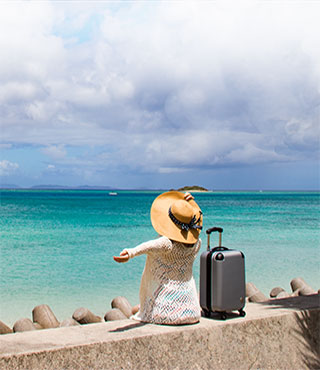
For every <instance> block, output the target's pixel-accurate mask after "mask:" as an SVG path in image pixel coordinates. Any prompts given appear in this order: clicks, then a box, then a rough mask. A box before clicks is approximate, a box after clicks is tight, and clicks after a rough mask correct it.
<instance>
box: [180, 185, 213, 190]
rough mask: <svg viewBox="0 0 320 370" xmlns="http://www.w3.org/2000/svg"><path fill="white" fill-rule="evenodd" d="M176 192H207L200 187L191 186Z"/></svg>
mask: <svg viewBox="0 0 320 370" xmlns="http://www.w3.org/2000/svg"><path fill="white" fill-rule="evenodd" d="M178 191H209V190H208V189H206V188H204V187H202V186H198V185H193V186H184V187H182V188H179V189H178Z"/></svg>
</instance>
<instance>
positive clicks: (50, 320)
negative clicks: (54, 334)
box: [32, 304, 59, 329]
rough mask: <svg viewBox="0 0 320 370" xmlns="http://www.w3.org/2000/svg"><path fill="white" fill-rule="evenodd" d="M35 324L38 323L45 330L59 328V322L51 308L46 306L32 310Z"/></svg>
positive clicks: (42, 305)
mask: <svg viewBox="0 0 320 370" xmlns="http://www.w3.org/2000/svg"><path fill="white" fill-rule="evenodd" d="M32 319H33V322H37V323H38V324H40V325H41V326H42V328H43V329H49V328H57V327H59V321H58V320H57V318H56V317H55V315H54V313H53V312H52V310H51V308H50V307H49V306H48V305H46V304H41V305H39V306H36V307H35V308H34V309H33V310H32Z"/></svg>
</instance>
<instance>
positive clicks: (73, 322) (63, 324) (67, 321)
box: [60, 317, 80, 328]
mask: <svg viewBox="0 0 320 370" xmlns="http://www.w3.org/2000/svg"><path fill="white" fill-rule="evenodd" d="M66 326H80V324H79V323H78V321H76V320H75V319H73V318H72V317H70V318H69V319H65V320H63V321H62V322H61V323H60V328H62V327H66Z"/></svg>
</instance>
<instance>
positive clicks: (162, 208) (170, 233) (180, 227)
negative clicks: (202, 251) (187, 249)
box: [151, 191, 202, 244]
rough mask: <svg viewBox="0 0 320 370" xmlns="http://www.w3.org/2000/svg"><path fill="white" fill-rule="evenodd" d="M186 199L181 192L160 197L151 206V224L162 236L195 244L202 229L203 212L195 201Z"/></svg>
mask: <svg viewBox="0 0 320 370" xmlns="http://www.w3.org/2000/svg"><path fill="white" fill-rule="evenodd" d="M184 197H185V194H184V193H181V192H179V191H168V192H166V193H163V194H161V195H159V196H158V197H157V198H156V199H155V200H154V202H153V203H152V206H151V223H152V226H153V228H154V229H155V230H156V231H157V232H158V233H159V234H160V235H163V236H166V237H167V238H169V239H171V240H175V241H177V242H181V243H187V244H194V243H195V242H196V241H197V240H198V238H199V234H200V231H201V229H202V212H201V210H200V208H199V206H198V205H197V203H196V202H195V201H194V200H193V199H191V200H185V199H184Z"/></svg>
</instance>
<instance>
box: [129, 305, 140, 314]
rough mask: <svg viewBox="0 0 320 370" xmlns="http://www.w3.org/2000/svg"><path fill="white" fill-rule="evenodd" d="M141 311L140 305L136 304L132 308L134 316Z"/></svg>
mask: <svg viewBox="0 0 320 370" xmlns="http://www.w3.org/2000/svg"><path fill="white" fill-rule="evenodd" d="M139 310H140V305H139V304H136V305H135V306H133V307H132V311H131V312H132V315H135V314H136V313H137V312H138V311H139Z"/></svg>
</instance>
